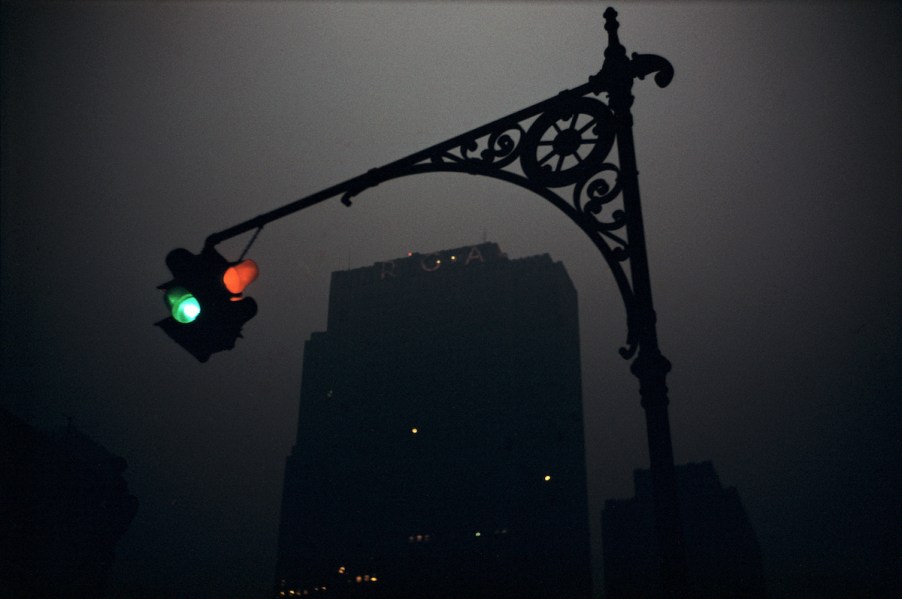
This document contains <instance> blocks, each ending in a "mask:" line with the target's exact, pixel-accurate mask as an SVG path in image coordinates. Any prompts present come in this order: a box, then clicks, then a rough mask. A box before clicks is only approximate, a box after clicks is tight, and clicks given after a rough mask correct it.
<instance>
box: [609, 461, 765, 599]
mask: <svg viewBox="0 0 902 599" xmlns="http://www.w3.org/2000/svg"><path fill="white" fill-rule="evenodd" d="M676 469H677V470H676V472H677V487H678V491H679V498H680V518H681V520H682V523H683V540H684V543H685V547H686V562H687V565H688V577H689V580H688V583H689V590H690V592H691V594H690V596H691V597H699V598H701V597H711V598H720V597H734V598H739V597H743V598H748V599H752V598H754V599H762V598H763V597H765V590H764V565H763V559H762V555H761V548H760V546H759V545H758V540H757V537H756V536H755V532H754V530H753V529H752V525H751V522H750V521H749V519H748V516H747V515H746V513H745V509H744V508H743V507H742V502H741V501H740V500H739V494H738V492H737V491H736V489H735V488H734V487H727V488H724V487H723V486H721V484H720V479H719V478H718V476H717V473H716V472H715V471H714V466H713V465H712V464H711V462H700V463H690V464H684V465H681V466H677V467H676ZM634 480H635V487H636V496H635V497H634V498H632V499H618V500H608V501H606V502H605V507H604V510H603V511H602V517H601V521H602V531H601V534H602V551H603V554H604V579H605V596H606V597H608V598H609V599H624V598H633V597H642V598H646V597H660V596H661V577H660V563H661V562H660V557H659V556H658V553H657V539H656V536H655V529H654V508H653V500H652V490H651V474H650V473H649V471H648V470H636V471H635V472H634Z"/></svg>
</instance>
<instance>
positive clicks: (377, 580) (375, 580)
mask: <svg viewBox="0 0 902 599" xmlns="http://www.w3.org/2000/svg"><path fill="white" fill-rule="evenodd" d="M370 582H379V579H378V578H376V577H375V576H373V577H372V578H370ZM323 590H324V591H325V590H326V589H325V587H323Z"/></svg>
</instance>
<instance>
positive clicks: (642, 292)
mask: <svg viewBox="0 0 902 599" xmlns="http://www.w3.org/2000/svg"><path fill="white" fill-rule="evenodd" d="M604 17H605V29H606V30H607V32H608V36H609V44H608V47H607V49H606V50H605V53H604V54H605V62H604V68H603V71H607V73H604V74H605V75H606V76H607V77H608V85H609V87H608V96H609V101H610V106H611V109H612V110H613V111H614V127H615V129H616V131H617V150H618V157H619V161H620V176H621V183H622V186H623V206H624V212H625V213H626V228H627V235H628V238H629V263H630V278H631V280H632V287H633V294H634V300H635V303H634V308H635V313H634V314H633V315H632V316H633V318H634V322H633V326H635V327H636V329H637V331H636V332H637V340H638V345H639V353H638V356H637V357H636V359H635V360H634V361H633V363H632V365H631V366H630V371H631V372H632V373H633V374H634V375H635V376H636V378H638V379H639V394H640V396H641V398H642V407H643V408H644V409H645V423H646V428H647V431H648V453H649V459H650V469H651V480H652V494H653V498H654V510H655V529H656V531H657V535H658V542H659V550H660V552H661V566H662V567H661V575H662V582H663V586H664V594H665V595H666V596H668V597H685V596H686V594H687V578H686V554H685V548H684V546H683V534H682V532H683V531H682V528H681V525H680V516H679V502H678V497H677V484H676V469H675V467H674V462H673V447H672V443H671V439H670V421H669V418H668V414H667V404H668V403H669V399H668V397H667V381H666V379H667V373H668V372H669V371H670V362H669V361H668V360H667V358H665V357H664V356H663V355H662V354H661V351H660V349H659V348H658V334H657V329H656V325H655V321H656V317H655V311H654V305H653V303H652V296H651V281H650V277H649V272H648V256H647V254H646V247H645V230H644V227H643V224H642V207H641V202H640V200H639V177H638V175H639V173H638V170H637V169H636V151H635V146H634V144H633V130H632V127H633V116H632V114H631V112H630V107H631V106H632V104H633V95H632V93H631V91H632V85H633V79H634V77H635V76H636V71H635V67H634V65H632V64H631V61H630V60H629V58H627V56H626V49H625V48H624V47H623V46H622V45H621V44H620V40H619V38H618V35H617V28H618V23H617V20H616V17H617V12H616V11H615V10H614V9H613V8H608V9H607V10H606V11H605V13H604Z"/></svg>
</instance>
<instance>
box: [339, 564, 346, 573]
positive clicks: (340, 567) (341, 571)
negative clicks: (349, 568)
mask: <svg viewBox="0 0 902 599" xmlns="http://www.w3.org/2000/svg"><path fill="white" fill-rule="evenodd" d="M338 573H339V574H344V573H345V567H344V566H338Z"/></svg>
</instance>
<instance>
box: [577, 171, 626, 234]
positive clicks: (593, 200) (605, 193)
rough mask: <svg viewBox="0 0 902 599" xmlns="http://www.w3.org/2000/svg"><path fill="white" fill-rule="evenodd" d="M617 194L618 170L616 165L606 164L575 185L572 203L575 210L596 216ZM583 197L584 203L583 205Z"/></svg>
mask: <svg viewBox="0 0 902 599" xmlns="http://www.w3.org/2000/svg"><path fill="white" fill-rule="evenodd" d="M609 176H612V177H613V181H609V180H608V179H607V177H609ZM619 194H620V169H619V168H618V167H617V166H616V165H614V164H610V163H607V162H606V163H604V164H602V165H600V166H599V167H596V172H595V173H593V174H592V175H590V176H589V177H588V178H587V179H585V180H583V181H581V182H579V183H578V184H577V185H576V188H575V189H574V190H573V203H574V205H575V206H576V208H577V210H581V211H583V212H587V213H590V214H593V215H596V216H597V215H598V214H599V213H601V209H602V207H603V206H604V205H605V204H607V203H609V202H610V201H611V200H613V199H614V198H616V197H617V196H618V195H619ZM584 195H585V199H586V201H585V203H583V196H584ZM616 228H619V226H618V227H616Z"/></svg>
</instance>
